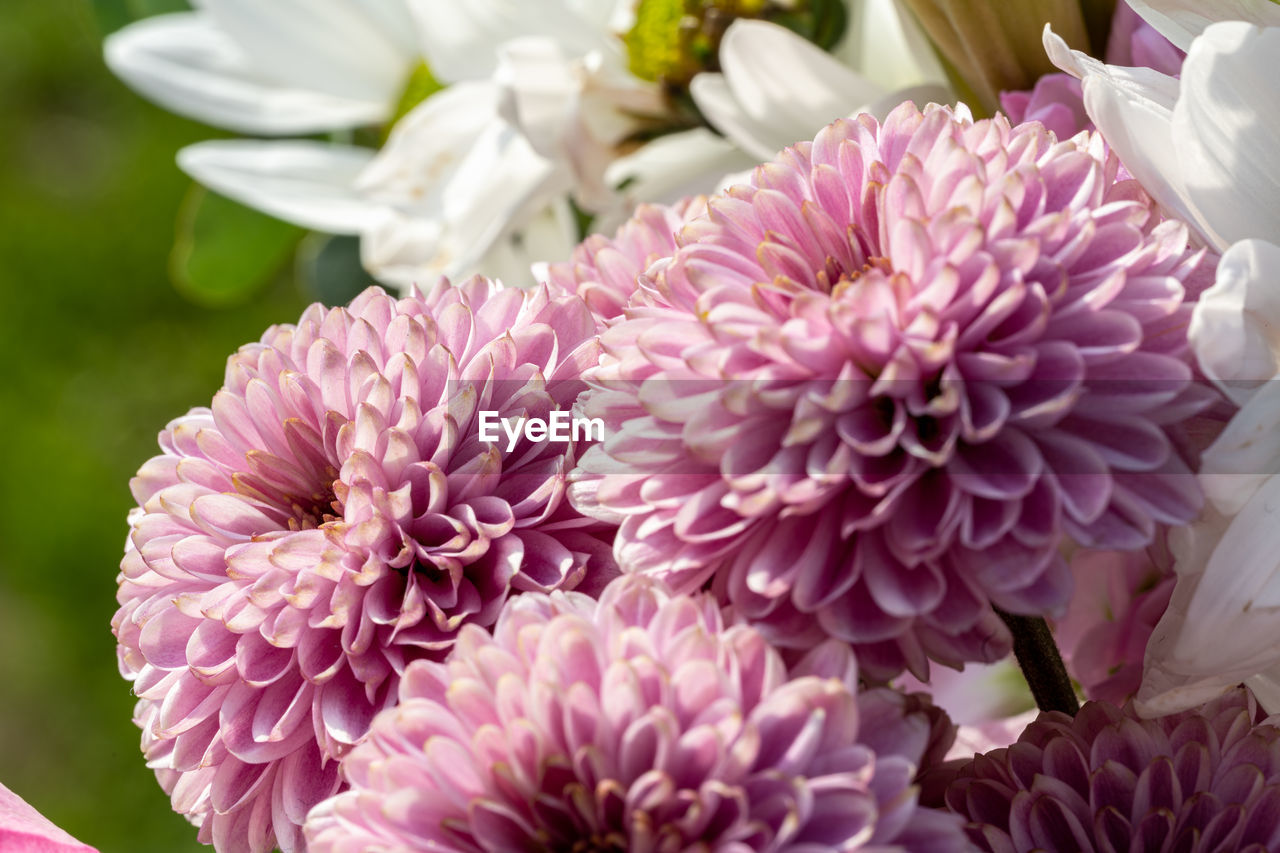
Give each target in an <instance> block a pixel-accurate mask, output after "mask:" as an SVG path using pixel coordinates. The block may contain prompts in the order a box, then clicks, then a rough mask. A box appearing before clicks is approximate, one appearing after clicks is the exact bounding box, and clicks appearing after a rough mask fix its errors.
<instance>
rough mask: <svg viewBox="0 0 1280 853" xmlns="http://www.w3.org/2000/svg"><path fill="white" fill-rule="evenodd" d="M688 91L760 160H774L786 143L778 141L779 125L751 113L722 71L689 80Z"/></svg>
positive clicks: (720, 127) (703, 110)
mask: <svg viewBox="0 0 1280 853" xmlns="http://www.w3.org/2000/svg"><path fill="white" fill-rule="evenodd" d="M689 94H690V95H692V96H693V100H694V103H696V104H697V105H698V110H699V111H700V112H701V113H702V115H703V116H704V117H705V118H706V119H707V121H709V122H710V123H711V125H712V126H713V127H714V128H715V129H716V130H718V131H720V132H721V133H723V134H724V135H725V137H726V138H728V139H731V140H733V142H734V143H735V144H737V146H738V147H739V148H741V149H742V150H743V151H746V152H747V153H748V154H750V155H751V156H753V157H755V158H756V159H757V160H771V159H773V155H775V154H777V153H778V150H779V149H780V148H783V147H785V146H786V144H787V143H786V142H782V143H781V144H779V143H778V141H777V137H778V136H779V134H778V128H777V127H776V126H775V125H773V124H771V123H770V122H769V121H768V120H765V119H756V118H754V117H752V116H751V115H749V114H748V113H747V111H746V110H744V109H743V108H742V105H741V104H740V103H738V98H737V96H736V95H734V94H733V90H732V89H731V88H730V87H729V81H727V80H725V79H724V75H723V74H719V73H715V72H704V73H702V74H699V75H697V76H696V77H694V78H693V80H691V81H689Z"/></svg>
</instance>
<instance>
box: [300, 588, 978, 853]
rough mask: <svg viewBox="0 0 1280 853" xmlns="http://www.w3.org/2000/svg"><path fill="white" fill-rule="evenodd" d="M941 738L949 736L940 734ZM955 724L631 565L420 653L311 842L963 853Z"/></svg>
mask: <svg viewBox="0 0 1280 853" xmlns="http://www.w3.org/2000/svg"><path fill="white" fill-rule="evenodd" d="M940 722H941V723H942V724H943V725H942V726H941V731H942V733H943V735H944V737H943V738H939V736H938V735H939V732H940V727H939V725H938V723H940ZM949 734H950V727H949V724H946V722H945V718H944V717H940V716H939V714H938V713H937V712H936V711H933V710H932V709H929V708H928V707H927V706H926V705H925V704H924V703H923V702H922V701H921V699H920V697H904V696H902V695H901V694H898V693H895V692H893V691H890V690H887V689H883V688H881V689H877V690H872V691H868V692H862V693H859V691H858V683H857V668H856V665H855V664H854V662H853V659H852V656H851V655H850V654H849V651H848V648H847V647H844V646H841V645H840V644H837V643H829V644H827V645H825V646H822V647H820V648H818V649H815V650H813V651H812V652H811V653H810V654H808V655H807V656H805V657H804V659H803V660H801V661H799V662H798V663H797V664H795V665H794V666H791V667H788V666H787V665H786V664H784V662H783V660H782V657H781V656H780V655H779V653H778V651H777V650H775V649H773V648H771V647H770V646H769V645H768V644H767V643H766V642H765V641H764V638H763V637H761V636H760V634H759V633H758V632H756V631H755V630H753V629H751V628H750V627H747V626H745V625H741V624H731V623H730V624H726V621H725V619H724V617H723V615H722V613H721V611H720V608H719V606H718V604H717V603H716V602H715V601H714V600H713V599H712V598H711V597H710V596H707V595H696V596H673V595H672V594H671V593H670V592H669V591H668V590H666V589H665V587H664V586H663V585H662V584H661V583H659V582H656V581H654V580H651V579H646V578H635V577H632V578H623V579H621V580H619V581H617V582H615V583H614V584H612V585H611V586H609V587H608V588H607V589H606V590H605V592H604V594H603V596H602V597H601V599H600V600H599V601H598V602H597V601H593V600H591V599H589V598H587V597H585V596H581V595H577V594H574V593H570V594H567V595H565V594H561V593H553V594H551V595H549V596H547V595H522V596H518V597H516V598H514V599H512V600H511V601H510V602H509V603H508V605H507V607H506V609H505V610H504V611H503V615H502V616H501V618H500V619H499V621H498V624H497V626H496V628H495V629H494V631H493V633H492V634H490V633H489V632H487V631H483V630H481V629H479V628H477V627H474V626H468V627H466V628H464V629H463V630H462V632H461V633H460V635H459V638H458V643H457V645H456V646H455V648H454V651H453V653H452V654H451V655H450V657H449V658H448V660H447V661H445V662H444V663H434V662H428V661H419V662H416V663H414V664H413V665H412V666H410V667H409V670H408V672H407V673H406V674H405V678H404V679H403V680H402V681H401V684H400V704H399V705H398V706H397V707H395V708H392V709H389V710H387V711H384V712H382V713H381V714H379V715H378V717H377V718H376V719H375V720H374V723H373V726H372V728H371V731H370V734H369V737H368V739H366V740H365V741H364V742H363V743H361V744H360V745H358V746H357V747H356V748H355V749H354V750H352V751H351V753H350V754H349V755H348V756H347V757H346V758H344V759H343V762H342V771H343V775H344V776H345V777H346V778H347V779H348V780H349V781H350V783H351V789H350V790H349V791H347V792H345V793H343V794H339V795H338V796H337V797H334V798H333V799H331V800H328V801H326V802H325V803H322V804H321V805H319V806H317V807H316V809H315V810H314V811H312V813H311V815H310V817H309V818H308V821H307V839H308V842H309V849H310V851H311V853H367V851H374V850H377V851H397V852H398V853H399V851H416V850H437V851H456V853H480V851H484V853H515V851H560V850H564V851H569V850H583V851H585V850H600V851H606V850H607V851H668V853H677V851H692V850H719V851H726V853H727V851H739V853H754V851H761V853H763V851H773V852H774V853H813V852H814V851H819V850H822V851H853V850H863V849H867V850H886V851H887V850H896V851H913V850H919V851H925V850H930V851H937V850H948V851H958V850H963V849H965V843H964V840H963V838H962V837H961V834H960V829H959V823H958V822H953V821H952V816H950V815H947V814H945V813H943V812H940V811H935V810H927V809H922V808H920V807H918V805H917V802H916V794H917V791H916V788H915V786H914V784H913V782H914V779H915V777H916V775H917V774H918V772H919V771H920V770H921V769H922V768H921V763H922V761H924V760H927V759H930V758H936V757H937V754H938V753H939V752H940V751H941V750H945V747H946V741H947V740H949Z"/></svg>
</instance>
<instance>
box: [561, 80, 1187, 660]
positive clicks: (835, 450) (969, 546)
mask: <svg viewBox="0 0 1280 853" xmlns="http://www.w3.org/2000/svg"><path fill="white" fill-rule="evenodd" d="M1116 169H1117V164H1116V162H1115V160H1114V159H1113V158H1108V157H1106V156H1105V155H1104V153H1103V147H1102V143H1101V140H1100V139H1098V138H1097V137H1096V136H1095V137H1084V136H1082V137H1077V138H1075V139H1073V140H1068V141H1060V140H1057V139H1055V138H1054V136H1053V135H1052V134H1050V133H1048V132H1047V131H1046V130H1045V129H1044V128H1043V127H1042V126H1041V125H1039V124H1035V123H1028V124H1024V125H1020V126H1018V127H1011V126H1010V125H1009V124H1008V122H1007V121H1006V120H1005V119H1003V118H1001V117H997V118H995V119H989V120H983V121H977V122H975V121H972V120H971V119H970V118H969V117H968V116H967V114H963V113H962V114H959V115H957V114H953V113H952V112H951V111H950V110H949V109H947V108H943V107H936V106H934V107H930V108H928V109H926V110H925V112H923V113H921V112H919V111H918V110H917V109H916V108H915V107H914V106H913V105H911V104H909V103H908V104H904V105H902V106H901V107H899V108H898V109H897V110H895V111H894V112H893V113H892V114H891V115H890V116H889V118H888V119H887V120H886V121H885V123H884V125H880V124H879V123H877V122H876V121H875V120H874V119H873V118H871V117H870V116H867V115H863V116H859V117H858V119H856V120H852V121H846V120H841V121H837V122H835V123H834V124H832V125H830V126H829V127H827V128H826V129H825V130H823V131H822V132H821V133H819V134H818V136H817V138H816V139H815V140H814V141H813V142H812V143H808V142H805V143H800V144H798V145H797V146H796V147H794V148H791V149H787V150H786V151H784V152H783V153H782V155H781V156H780V157H779V159H778V160H777V161H775V162H772V163H767V164H765V165H763V166H761V167H760V168H759V169H757V170H756V172H755V174H754V176H753V178H752V180H751V182H750V184H747V185H741V186H736V187H733V188H731V189H730V190H729V191H728V192H727V193H726V194H724V195H721V196H718V197H715V198H712V199H711V200H710V201H709V202H708V208H709V210H708V213H707V214H706V215H704V216H701V217H698V218H697V219H694V220H692V221H690V222H689V223H687V224H686V225H685V226H684V228H683V229H682V230H681V231H680V232H679V234H678V235H677V244H678V245H677V249H676V251H675V252H674V253H673V254H672V256H671V257H670V258H669V259H664V260H662V261H659V262H656V263H655V264H653V265H651V266H650V267H649V269H648V271H647V272H646V274H645V276H644V277H643V278H642V280H641V287H640V289H639V290H638V291H637V293H636V294H635V296H634V297H633V298H632V301H631V303H630V305H629V307H628V308H627V311H626V317H625V319H624V320H622V321H621V322H618V323H616V324H614V325H612V326H611V327H609V328H608V329H607V330H605V331H604V332H603V333H602V338H601V340H602V343H603V344H604V346H605V348H606V350H607V353H608V357H607V358H606V359H605V360H602V363H601V367H600V368H599V369H598V370H597V371H596V372H595V373H594V376H593V378H594V381H595V383H596V384H597V385H598V386H599V387H598V388H596V389H593V390H592V391H591V392H589V393H588V394H586V395H584V398H583V400H582V401H580V404H579V405H580V407H581V409H582V411H583V413H584V414H586V415H589V416H592V417H600V418H602V419H603V420H604V421H605V423H606V425H607V429H606V435H607V439H606V441H605V442H603V443H602V444H599V445H597V446H595V447H593V448H591V449H590V450H589V451H588V452H587V453H586V454H585V455H584V456H583V457H582V459H581V462H580V464H579V467H578V469H577V470H576V471H575V472H574V474H573V479H574V486H573V490H572V492H571V495H572V497H573V500H574V501H575V503H576V505H577V506H578V507H580V508H581V509H582V510H583V511H584V512H586V513H588V514H591V515H595V516H597V517H600V518H602V519H608V520H611V521H614V522H618V523H620V524H621V527H620V529H619V532H618V537H617V539H616V541H615V548H614V552H615V555H616V556H617V557H618V561H619V563H620V565H621V566H622V567H623V569H624V570H625V571H635V572H645V573H650V574H654V575H658V576H661V577H663V578H666V579H667V580H668V581H669V582H670V583H672V584H673V585H674V586H675V587H676V588H677V589H678V590H680V591H688V590H692V589H696V588H699V587H701V586H702V585H703V584H705V583H710V584H711V588H712V589H713V590H714V591H715V592H716V593H717V594H718V595H720V596H722V597H723V598H724V599H726V600H728V601H730V602H732V603H733V604H734V606H735V607H736V608H738V610H739V611H740V612H741V613H743V614H745V615H746V616H748V617H749V618H751V619H753V620H756V622H757V623H758V624H759V626H760V627H761V630H763V631H765V632H766V634H767V636H768V637H769V638H770V639H771V640H772V641H774V642H776V643H779V644H784V645H790V646H795V647H800V648H803V647H806V646H808V645H812V644H814V643H817V642H820V641H821V640H822V639H823V638H825V637H836V638H838V639H841V640H844V641H847V642H850V643H853V644H854V645H855V646H856V648H857V653H858V656H859V662H860V665H861V666H862V667H863V671H864V672H865V673H866V674H867V675H868V677H870V678H873V679H884V678H888V677H892V676H893V675H895V674H896V673H897V672H899V671H901V670H902V669H903V668H904V667H907V668H910V669H911V670H912V671H913V672H915V673H916V674H917V675H923V674H924V666H925V662H926V660H927V659H928V658H929V657H932V658H934V659H935V660H938V661H940V662H943V663H946V664H949V665H958V664H959V663H961V662H963V661H991V660H995V659H998V658H1000V657H1002V656H1004V655H1005V654H1007V653H1008V651H1009V635H1008V633H1007V630H1006V629H1005V627H1004V625H1003V623H1002V622H1001V621H1000V619H999V618H998V617H997V616H996V615H995V613H994V612H993V609H992V605H995V606H997V607H1000V608H1003V609H1005V610H1007V611H1010V612H1015V613H1022V614H1053V613H1059V612H1061V610H1062V609H1063V608H1064V607H1065V605H1066V603H1067V601H1068V599H1069V596H1070V588H1071V582H1070V573H1069V571H1068V569H1067V565H1066V562H1065V560H1064V559H1063V558H1062V556H1061V554H1060V552H1059V546H1060V545H1061V544H1063V542H1064V541H1065V540H1066V539H1067V538H1070V539H1074V540H1076V541H1078V542H1079V543H1081V544H1083V545H1086V546H1090V547H1099V548H1123V549H1131V548H1141V547H1143V546H1145V545H1146V544H1148V543H1149V542H1150V541H1151V539H1152V537H1153V536H1154V534H1155V530H1156V527H1157V524H1158V523H1161V522H1163V523H1179V522H1185V521H1187V520H1188V519H1191V518H1193V517H1195V515H1196V513H1197V512H1198V511H1199V508H1200V505H1201V495H1200V490H1199V486H1198V485H1197V483H1196V481H1195V478H1194V477H1193V476H1191V472H1190V470H1189V469H1188V467H1187V465H1186V463H1185V461H1184V460H1183V458H1182V456H1181V455H1180V454H1179V452H1177V450H1176V449H1175V442H1174V441H1173V440H1172V438H1171V433H1173V432H1174V431H1175V430H1176V428H1177V424H1178V423H1179V422H1180V421H1181V420H1182V419H1185V418H1186V417H1188V416H1189V415H1191V414H1193V413H1195V412H1197V411H1199V410H1200V409H1201V408H1202V407H1203V405H1204V404H1205V401H1206V398H1207V396H1208V395H1209V392H1208V391H1207V390H1206V389H1205V388H1204V387H1203V386H1200V385H1196V384H1195V383H1194V382H1193V379H1192V371H1191V368H1190V366H1189V364H1188V361H1189V356H1188V353H1187V344H1186V335H1185V327H1186V323H1187V317H1188V314H1189V310H1190V306H1189V304H1188V302H1187V300H1188V298H1189V297H1192V296H1194V295H1195V293H1197V292H1198V288H1201V287H1202V286H1203V284H1204V279H1205V277H1206V275H1207V273H1208V272H1209V271H1210V269H1211V264H1210V263H1206V262H1205V260H1204V256H1203V255H1202V254H1199V253H1196V252H1193V251H1191V250H1189V249H1188V246H1187V235H1186V229H1185V227H1184V226H1183V225H1182V224H1181V223H1178V222H1173V221H1165V222H1162V221H1160V218H1159V217H1158V216H1157V215H1156V214H1155V213H1154V211H1153V209H1152V206H1151V203H1150V200H1149V199H1148V198H1147V196H1146V195H1145V194H1144V193H1143V192H1142V191H1141V189H1139V188H1138V187H1137V185H1136V184H1134V183H1133V182H1132V181H1124V182H1117V181H1116V179H1115V178H1116Z"/></svg>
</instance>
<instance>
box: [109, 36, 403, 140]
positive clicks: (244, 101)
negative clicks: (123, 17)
mask: <svg viewBox="0 0 1280 853" xmlns="http://www.w3.org/2000/svg"><path fill="white" fill-rule="evenodd" d="M104 56H105V58H106V62H107V65H108V66H109V67H110V68H111V70H112V71H113V72H114V73H115V74H117V75H118V76H119V77H120V78H121V79H122V80H124V81H125V82H126V83H128V84H129V85H130V86H132V87H133V88H134V89H136V90H138V91H139V92H140V93H142V94H143V95H145V96H146V97H148V98H150V99H151V100H153V101H155V102H156V103H158V104H160V105H161V106H163V107H165V108H166V109H169V110H173V111H174V112H176V113H179V114H180V115H184V116H187V117H188V118H193V119H196V120H198V121H203V122H205V123H207V124H211V125H214V126H217V127H224V128H227V129H229V130H235V131H239V132H241V133H257V134H264V135H269V136H281V135H287V134H294V133H313V132H316V131H324V130H333V129H337V128H345V127H355V126H357V125H362V124H370V123H372V122H377V121H381V120H383V119H384V118H386V116H387V115H388V114H389V113H390V111H391V106H392V98H391V96H390V95H388V96H386V97H381V96H379V97H353V96H350V95H339V94H334V93H329V92H324V91H319V90H316V89H312V88H310V87H297V86H294V85H291V84H284V83H281V82H278V81H275V80H272V79H269V78H266V77H264V76H262V75H261V73H260V72H259V70H258V69H257V68H256V67H255V66H254V65H253V64H251V63H250V61H249V60H248V59H247V58H246V57H245V56H244V54H242V53H241V52H240V51H239V49H238V48H237V46H236V44H235V43H234V42H233V41H232V40H231V39H230V38H228V36H227V35H226V34H225V33H224V32H222V31H221V30H220V29H218V28H217V27H216V26H214V25H213V24H212V22H211V21H210V19H209V17H208V16H207V15H204V14H201V13H179V14H173V15H160V16H157V17H154V18H147V19H144V20H141V21H138V22H137V23H134V24H131V25H129V26H127V27H125V28H124V29H122V30H120V31H118V32H116V33H113V34H111V35H110V36H108V37H107V39H106V41H105V44H104Z"/></svg>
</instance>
